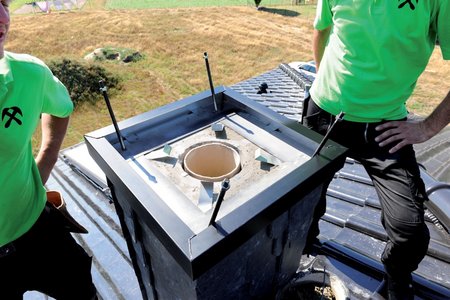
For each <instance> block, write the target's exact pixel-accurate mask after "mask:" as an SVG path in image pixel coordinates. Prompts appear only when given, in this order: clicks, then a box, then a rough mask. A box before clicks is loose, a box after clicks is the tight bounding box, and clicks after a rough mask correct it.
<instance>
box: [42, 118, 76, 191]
mask: <svg viewBox="0 0 450 300" xmlns="http://www.w3.org/2000/svg"><path fill="white" fill-rule="evenodd" d="M68 125H69V118H68V117H67V118H58V117H55V116H52V115H48V114H42V119H41V127H42V141H41V147H40V149H39V152H38V154H37V156H36V164H37V166H38V169H39V172H40V174H41V179H42V183H44V184H45V183H46V182H47V180H48V178H49V177H50V172H51V171H52V169H53V166H54V165H55V163H56V161H57V159H58V153H59V150H60V148H61V144H62V142H63V140H64V136H65V135H66V130H67V126H68Z"/></svg>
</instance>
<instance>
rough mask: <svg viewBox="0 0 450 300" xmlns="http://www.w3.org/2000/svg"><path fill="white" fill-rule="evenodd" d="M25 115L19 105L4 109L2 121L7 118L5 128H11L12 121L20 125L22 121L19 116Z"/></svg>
mask: <svg viewBox="0 0 450 300" xmlns="http://www.w3.org/2000/svg"><path fill="white" fill-rule="evenodd" d="M17 115H19V116H20V117H23V114H22V111H21V110H20V108H18V107H17V106H13V107H7V108H4V109H3V110H2V121H5V119H7V120H6V123H5V128H9V126H11V123H12V121H14V122H16V123H17V124H19V125H22V121H21V120H20V119H19V117H18V116H17Z"/></svg>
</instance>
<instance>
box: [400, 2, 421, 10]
mask: <svg viewBox="0 0 450 300" xmlns="http://www.w3.org/2000/svg"><path fill="white" fill-rule="evenodd" d="M401 1H402V0H398V2H401ZM412 1H413V0H404V1H403V2H402V3H400V4H399V6H398V8H403V7H404V6H405V5H406V4H409V8H410V9H411V10H415V9H416V7H415V6H414V3H413V2H412ZM417 3H419V0H416V4H417Z"/></svg>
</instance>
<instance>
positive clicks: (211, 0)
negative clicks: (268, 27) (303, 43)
mask: <svg viewBox="0 0 450 300" xmlns="http://www.w3.org/2000/svg"><path fill="white" fill-rule="evenodd" d="M290 4H292V0H263V1H261V4H260V6H274V5H290ZM239 5H241V6H242V5H250V6H255V1H253V0H107V1H106V5H105V7H106V8H108V9H138V8H176V7H205V6H239Z"/></svg>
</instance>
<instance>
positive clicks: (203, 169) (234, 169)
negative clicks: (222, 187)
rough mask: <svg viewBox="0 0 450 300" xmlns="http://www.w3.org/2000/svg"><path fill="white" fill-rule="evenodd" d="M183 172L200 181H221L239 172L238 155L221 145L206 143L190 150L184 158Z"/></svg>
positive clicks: (228, 147)
mask: <svg viewBox="0 0 450 300" xmlns="http://www.w3.org/2000/svg"><path fill="white" fill-rule="evenodd" d="M183 165H184V170H185V171H186V172H187V173H188V174H189V175H191V176H192V177H194V178H197V179H200V180H202V181H213V182H215V181H222V180H223V179H225V178H231V177H233V176H234V175H235V174H237V173H238V172H239V171H240V170H241V158H240V156H239V153H238V152H237V151H236V150H235V149H233V148H232V147H230V146H227V145H225V144H221V143H207V144H202V145H199V146H195V147H193V148H192V149H190V150H189V151H188V152H187V153H186V155H185V157H184V162H183Z"/></svg>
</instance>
